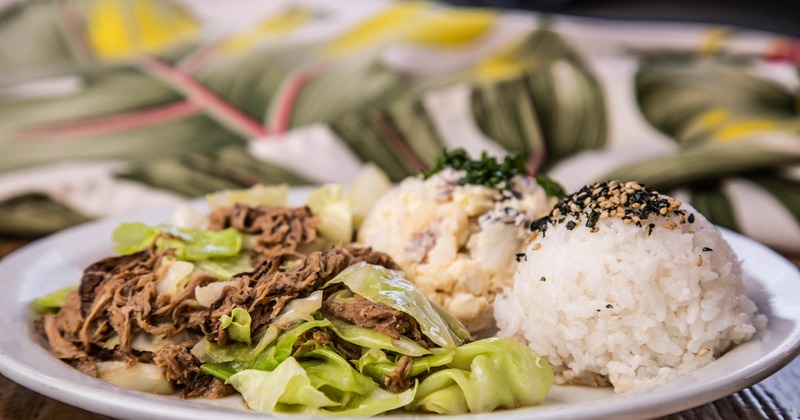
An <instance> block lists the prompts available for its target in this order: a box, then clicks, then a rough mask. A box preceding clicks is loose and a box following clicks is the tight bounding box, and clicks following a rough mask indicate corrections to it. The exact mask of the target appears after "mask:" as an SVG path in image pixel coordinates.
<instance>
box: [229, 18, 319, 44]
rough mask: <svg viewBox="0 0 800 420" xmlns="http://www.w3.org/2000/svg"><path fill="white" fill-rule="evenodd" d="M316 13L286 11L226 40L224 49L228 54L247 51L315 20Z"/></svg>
mask: <svg viewBox="0 0 800 420" xmlns="http://www.w3.org/2000/svg"><path fill="white" fill-rule="evenodd" d="M314 15H315V14H314V11H313V10H311V9H308V8H304V7H294V8H290V9H286V10H284V11H282V12H280V13H278V14H277V15H274V16H271V17H269V18H267V19H265V20H264V21H262V22H261V23H259V24H258V25H257V26H256V27H255V28H254V29H253V30H250V31H246V32H244V33H240V34H236V35H233V36H231V37H230V38H228V39H226V40H225V44H224V46H223V47H222V48H223V49H224V50H225V51H228V52H237V51H242V50H246V49H247V48H249V47H250V46H252V45H253V44H255V43H256V42H258V41H260V40H263V39H264V37H270V36H280V35H285V34H288V33H290V32H292V31H294V30H295V29H297V28H299V27H301V26H303V25H305V24H307V23H308V22H310V21H311V20H312V19H313V18H314Z"/></svg>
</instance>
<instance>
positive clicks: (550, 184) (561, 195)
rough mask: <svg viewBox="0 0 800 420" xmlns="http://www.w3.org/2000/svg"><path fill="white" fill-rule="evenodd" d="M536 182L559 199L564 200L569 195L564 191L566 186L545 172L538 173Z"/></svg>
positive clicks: (551, 195) (548, 193)
mask: <svg viewBox="0 0 800 420" xmlns="http://www.w3.org/2000/svg"><path fill="white" fill-rule="evenodd" d="M536 183H537V184H539V186H541V187H542V188H544V192H545V193H546V194H547V195H549V196H550V197H555V198H557V199H559V200H563V199H565V198H566V197H567V193H566V192H564V188H563V187H561V185H560V184H559V183H558V182H556V181H554V180H553V178H550V177H549V176H547V175H545V174H539V175H536Z"/></svg>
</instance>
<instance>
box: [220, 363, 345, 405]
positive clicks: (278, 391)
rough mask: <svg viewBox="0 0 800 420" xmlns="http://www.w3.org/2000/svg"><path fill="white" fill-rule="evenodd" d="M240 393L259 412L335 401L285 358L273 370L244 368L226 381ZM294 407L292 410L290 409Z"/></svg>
mask: <svg viewBox="0 0 800 420" xmlns="http://www.w3.org/2000/svg"><path fill="white" fill-rule="evenodd" d="M226 382H227V383H228V384H231V385H232V386H233V387H234V388H236V390H237V391H239V393H241V394H242V397H243V398H244V400H245V402H246V403H247V405H248V407H250V408H251V409H253V410H255V411H261V412H267V413H271V412H297V410H296V407H292V406H298V405H299V406H302V407H303V408H304V410H303V412H307V411H306V410H307V409H318V408H321V407H330V406H335V405H337V403H336V402H335V401H332V400H331V399H330V398H328V397H327V396H326V395H325V394H324V393H323V392H322V391H319V390H317V389H316V388H314V386H312V385H311V379H309V377H308V374H307V373H306V371H305V370H304V369H303V368H302V367H301V366H300V364H299V363H297V361H296V360H295V359H294V358H293V357H289V358H287V359H286V360H284V361H283V363H281V364H280V365H278V366H277V367H276V368H275V370H272V371H264V370H255V369H246V370H243V371H241V372H238V373H236V374H235V375H233V376H231V377H230V378H228V380H227V381H226ZM293 408H295V409H293Z"/></svg>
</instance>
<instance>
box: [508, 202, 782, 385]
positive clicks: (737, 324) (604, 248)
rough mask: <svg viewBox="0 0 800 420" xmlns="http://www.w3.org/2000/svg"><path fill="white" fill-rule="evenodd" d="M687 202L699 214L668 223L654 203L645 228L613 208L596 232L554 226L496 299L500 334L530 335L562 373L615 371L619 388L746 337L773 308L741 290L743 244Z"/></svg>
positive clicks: (669, 372) (577, 380)
mask: <svg viewBox="0 0 800 420" xmlns="http://www.w3.org/2000/svg"><path fill="white" fill-rule="evenodd" d="M680 209H681V210H683V211H684V212H685V215H689V214H693V215H694V218H693V219H694V223H688V222H687V223H682V224H681V223H678V224H677V227H675V228H674V229H670V228H668V227H664V226H663V225H664V223H665V222H666V221H667V220H668V218H667V217H665V216H660V215H657V214H656V215H650V216H649V217H648V218H647V219H646V220H643V221H642V222H643V223H642V225H643V226H644V227H637V226H636V225H634V224H625V223H624V222H623V220H622V219H620V218H617V217H609V218H605V219H601V220H599V221H598V222H597V225H596V226H597V229H595V231H594V232H593V229H591V228H588V227H585V226H584V224H583V223H582V222H583V221H585V219H584V220H583V221H581V223H580V224H578V226H577V227H575V228H574V229H573V230H568V229H567V227H566V225H565V224H564V223H560V224H555V225H550V226H549V228H548V229H547V230H546V232H545V235H544V236H543V235H541V234H540V235H538V237H536V239H534V240H533V241H532V242H531V243H529V244H528V245H527V247H526V257H525V259H524V260H523V261H521V262H520V264H519V265H518V268H517V271H516V274H515V277H514V281H513V285H512V286H511V288H510V289H508V290H506V291H505V292H504V293H503V294H501V295H499V296H498V297H497V299H496V301H495V306H494V309H495V318H496V320H497V323H498V327H499V328H500V335H503V336H515V337H517V338H519V339H521V340H525V341H527V342H528V343H529V345H530V346H531V347H532V348H533V349H534V350H535V351H536V352H538V353H539V354H540V355H541V356H543V357H545V358H546V359H547V360H548V362H549V363H550V364H551V366H553V368H554V370H555V372H556V383H559V384H592V385H605V384H607V383H609V382H610V383H611V384H612V385H613V386H614V389H615V391H617V392H624V391H629V390H632V389H636V388H639V387H643V386H647V385H651V384H653V383H659V382H663V381H666V380H669V379H671V378H673V377H675V376H677V375H679V374H682V373H685V372H689V371H692V370H694V369H697V368H699V367H701V366H703V365H706V364H708V363H709V362H711V361H712V360H714V358H715V357H719V356H720V355H721V354H722V353H723V352H725V351H726V350H727V349H729V348H730V347H731V345H733V344H737V343H741V342H743V341H746V340H749V339H750V338H751V337H752V336H753V334H754V333H755V332H756V331H757V329H759V328H762V327H763V326H765V325H766V317H765V316H763V315H758V316H756V315H755V312H756V310H757V308H756V306H755V304H754V303H753V302H752V301H751V300H750V299H749V298H748V297H747V296H745V294H744V287H743V285H742V270H741V265H740V263H739V261H738V259H737V257H736V255H735V254H734V253H733V251H732V250H731V248H730V246H729V245H728V244H727V243H726V242H725V240H724V239H723V238H722V236H721V234H720V232H719V231H718V230H717V229H716V228H715V227H714V226H713V225H712V224H711V223H710V222H709V221H707V220H706V219H705V218H704V217H703V216H702V215H700V214H699V213H698V212H697V211H696V210H695V209H693V208H692V207H690V206H688V205H686V204H683V205H681V207H680ZM570 217H571V216H567V219H566V220H567V221H568V220H570ZM673 219H674V217H673ZM649 223H653V224H654V225H655V227H654V228H653V229H651V230H650V232H649V233H648V230H649V229H648V228H647V226H648V225H649Z"/></svg>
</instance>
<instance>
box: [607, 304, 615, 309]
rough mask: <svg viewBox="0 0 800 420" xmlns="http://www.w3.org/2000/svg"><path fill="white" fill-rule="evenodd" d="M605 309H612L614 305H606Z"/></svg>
mask: <svg viewBox="0 0 800 420" xmlns="http://www.w3.org/2000/svg"><path fill="white" fill-rule="evenodd" d="M606 309H614V305H612V304H610V303H609V304H608V305H606Z"/></svg>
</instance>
